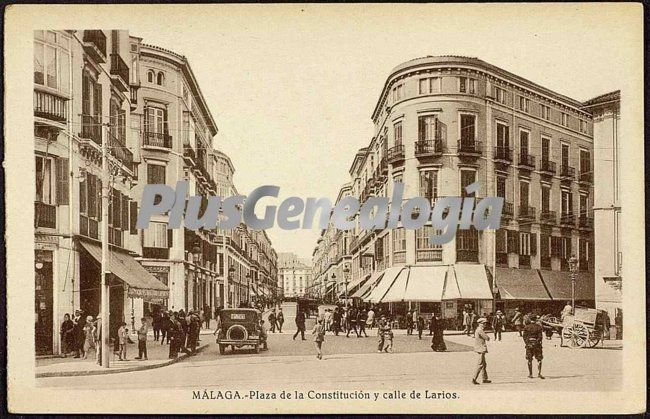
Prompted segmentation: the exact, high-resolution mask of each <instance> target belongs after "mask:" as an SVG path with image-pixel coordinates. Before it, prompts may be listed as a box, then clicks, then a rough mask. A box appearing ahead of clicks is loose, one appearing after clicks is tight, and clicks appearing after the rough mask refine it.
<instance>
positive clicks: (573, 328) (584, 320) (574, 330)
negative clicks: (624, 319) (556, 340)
mask: <svg viewBox="0 0 650 419" xmlns="http://www.w3.org/2000/svg"><path fill="white" fill-rule="evenodd" d="M604 313H605V312H604V311H603V310H597V309H595V308H582V307H576V309H575V313H574V314H573V315H567V316H564V319H562V320H560V319H558V318H557V317H553V316H551V315H549V314H547V315H544V316H542V317H541V318H540V321H541V324H542V327H543V328H544V330H545V332H547V334H548V333H553V332H555V333H557V334H558V335H560V346H564V344H565V343H566V344H567V346H568V347H569V348H593V347H594V346H596V345H597V344H598V342H600V341H601V340H602V339H603V331H604V327H605V317H606V316H605V314H604Z"/></svg>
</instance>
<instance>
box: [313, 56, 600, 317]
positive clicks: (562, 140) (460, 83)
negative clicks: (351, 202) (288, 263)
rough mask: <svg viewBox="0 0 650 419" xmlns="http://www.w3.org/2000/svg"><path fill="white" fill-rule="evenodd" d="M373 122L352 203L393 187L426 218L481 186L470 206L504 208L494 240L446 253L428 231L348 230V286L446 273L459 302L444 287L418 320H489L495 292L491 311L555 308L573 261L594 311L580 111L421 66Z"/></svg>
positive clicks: (464, 73) (503, 78)
mask: <svg viewBox="0 0 650 419" xmlns="http://www.w3.org/2000/svg"><path fill="white" fill-rule="evenodd" d="M372 121H373V123H374V125H375V135H374V137H373V138H372V140H371V141H370V144H369V145H368V146H367V147H364V148H362V149H360V150H359V152H358V153H357V154H356V156H355V158H354V160H353V164H352V167H351V169H350V174H351V185H352V187H351V188H352V194H353V195H354V196H355V197H358V198H359V199H360V201H361V202H364V201H365V200H367V199H368V197H370V196H383V197H388V198H390V197H391V195H392V190H393V183H394V182H402V183H403V184H404V197H403V198H404V200H407V199H409V198H413V197H417V196H421V197H425V198H427V200H428V201H429V203H430V205H431V206H433V205H434V204H435V202H436V200H437V199H438V198H440V197H444V196H463V197H465V196H467V192H466V190H465V187H466V186H468V185H470V184H473V183H475V182H479V183H480V188H479V190H478V192H477V193H476V194H475V195H474V196H475V197H476V198H477V199H480V198H482V197H485V196H499V197H503V198H504V200H505V204H504V208H503V217H502V228H500V229H499V230H497V231H496V233H495V232H494V231H477V230H475V229H469V230H458V232H457V234H456V236H455V238H454V239H453V240H451V241H450V242H448V243H446V244H444V245H434V244H431V243H430V242H429V240H428V237H429V236H430V234H432V233H433V232H434V230H433V227H432V226H431V225H430V222H428V223H426V224H425V225H424V226H423V227H422V228H420V229H417V230H405V229H403V228H396V229H381V230H374V231H363V230H360V229H359V227H358V226H357V228H356V229H355V230H353V231H352V233H353V236H352V237H351V238H350V245H349V254H350V255H351V267H350V275H351V282H352V283H353V284H354V285H357V284H360V281H363V280H364V279H367V278H369V277H371V276H372V275H371V274H375V273H378V272H381V271H384V270H386V269H387V268H389V267H395V266H403V267H409V269H412V268H411V267H416V268H418V267H422V266H424V267H435V266H446V267H447V270H442V271H439V272H443V273H442V274H441V275H442V277H445V273H446V278H447V279H444V278H442V279H441V281H447V283H449V281H451V280H453V282H454V284H453V285H454V287H456V289H457V290H458V291H457V292H454V293H451V291H450V290H451V289H452V288H453V287H446V288H445V287H443V288H444V289H445V292H446V293H447V294H445V295H443V296H438V297H437V298H436V299H435V300H431V301H435V302H436V304H425V305H423V306H422V307H421V309H422V310H423V311H424V310H426V311H431V310H434V309H435V310H441V312H442V314H443V316H445V317H454V316H456V314H457V312H458V311H460V309H461V308H462V307H463V306H464V304H466V303H471V304H472V305H474V307H475V308H476V309H477V310H479V311H480V312H481V313H482V312H489V311H493V310H494V309H495V307H494V306H493V304H494V301H495V298H494V297H495V295H494V294H493V293H494V292H496V297H497V298H496V301H497V305H498V306H499V307H500V308H502V307H503V306H504V304H505V303H509V302H512V303H513V304H512V305H515V304H517V305H519V304H526V302H530V301H538V302H547V303H553V301H556V303H555V304H556V305H563V304H564V303H565V301H566V299H570V298H571V295H570V280H569V272H568V259H569V258H570V257H571V255H572V254H574V253H575V254H576V256H577V257H578V258H579V259H580V271H581V272H579V273H578V275H577V276H578V280H577V283H578V287H577V289H578V292H577V299H578V301H580V303H581V304H592V300H593V298H594V297H593V274H592V272H593V230H592V229H593V217H592V215H591V214H592V211H591V208H592V205H593V177H592V175H591V167H592V154H593V142H592V136H593V132H592V118H591V114H590V113H588V112H587V111H585V110H584V109H583V106H582V103H580V102H579V101H577V100H574V99H571V98H568V97H566V96H563V95H560V94H558V93H555V92H553V91H551V90H549V89H546V88H544V87H542V86H539V85H537V84H535V83H533V82H531V81H528V80H526V79H524V78H522V77H519V76H517V75H514V74H512V73H509V72H507V71H505V70H502V69H500V68H498V67H495V66H493V65H490V64H488V63H486V62H484V61H481V60H479V59H476V58H466V57H455V56H444V57H424V58H419V59H415V60H411V61H408V62H406V63H403V64H401V65H399V66H397V67H396V68H395V69H393V71H391V73H390V75H389V76H388V79H387V80H386V83H385V85H384V87H383V89H382V92H381V94H380V97H379V100H378V102H377V105H376V107H375V109H374V111H373V114H372ZM418 216H419V212H418V211H416V210H414V211H413V214H412V217H413V218H414V219H416V218H417V217H418ZM328 234H329V233H327V232H325V233H324V234H323V235H322V237H327V236H328ZM321 246H328V243H327V242H326V241H325V240H323V241H321V242H320V243H318V247H317V250H315V252H314V254H315V255H319V256H320V257H322V255H323V254H324V253H325V252H326V250H325V249H323V250H321V249H320V247H321ZM314 260H315V263H314V269H315V270H316V272H315V278H318V276H317V275H318V272H319V269H322V268H321V267H320V266H319V265H317V264H316V261H317V259H314ZM495 267H496V270H495V269H494V268H495ZM322 272H324V270H322ZM391 272H396V271H394V270H393V271H391ZM417 272H418V271H417V269H416V270H412V271H411V276H410V277H411V279H415V278H417V277H418V275H419V274H417ZM422 272H428V273H427V275H430V272H433V271H431V270H426V271H422ZM495 273H496V275H495ZM423 275H424V274H423ZM330 276H331V275H330ZM495 276H496V278H495ZM375 278H376V277H375ZM411 279H409V281H410V282H411V283H413V281H412V280H411ZM371 280H372V279H371ZM567 284H568V286H567ZM506 305H507V304H506ZM512 305H511V306H512Z"/></svg>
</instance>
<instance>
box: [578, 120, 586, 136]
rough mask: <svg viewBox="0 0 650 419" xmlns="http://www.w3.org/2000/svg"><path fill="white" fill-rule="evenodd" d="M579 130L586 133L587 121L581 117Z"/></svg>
mask: <svg viewBox="0 0 650 419" xmlns="http://www.w3.org/2000/svg"><path fill="white" fill-rule="evenodd" d="M580 132H582V133H587V121H585V120H583V119H581V120H580Z"/></svg>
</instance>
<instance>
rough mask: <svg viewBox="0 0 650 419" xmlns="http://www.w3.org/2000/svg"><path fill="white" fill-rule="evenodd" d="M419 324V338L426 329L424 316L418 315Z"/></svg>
mask: <svg viewBox="0 0 650 419" xmlns="http://www.w3.org/2000/svg"><path fill="white" fill-rule="evenodd" d="M417 325H418V326H417V328H418V339H422V332H423V331H424V318H423V317H422V316H418V320H417Z"/></svg>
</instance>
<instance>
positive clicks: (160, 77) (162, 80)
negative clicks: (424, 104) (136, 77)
mask: <svg viewBox="0 0 650 419" xmlns="http://www.w3.org/2000/svg"><path fill="white" fill-rule="evenodd" d="M156 84H157V85H159V86H163V85H164V84H165V74H163V72H162V71H161V72H159V73H158V79H157V81H156Z"/></svg>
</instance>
